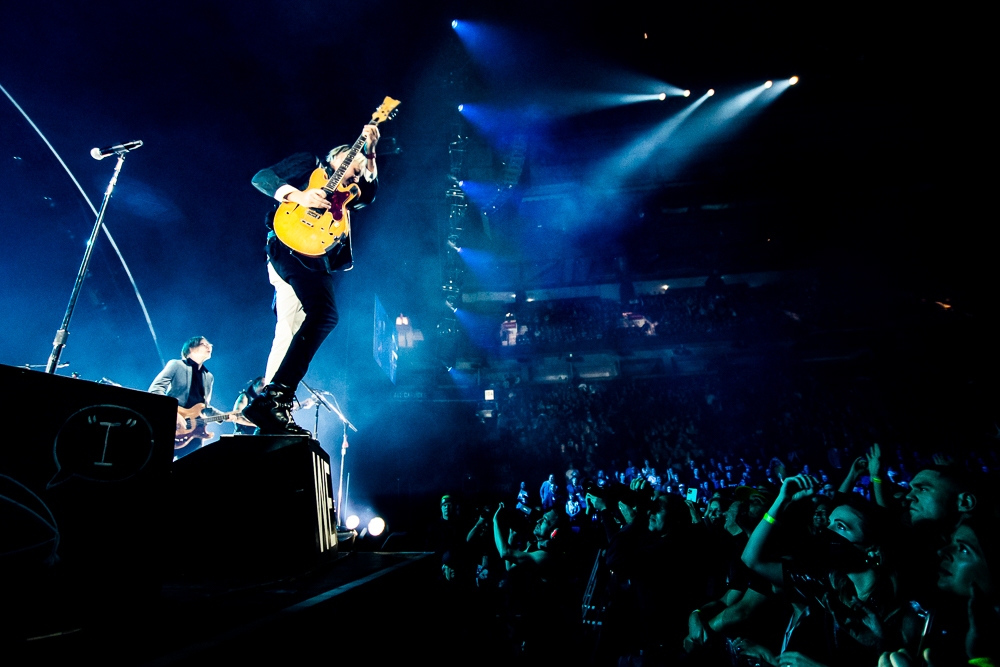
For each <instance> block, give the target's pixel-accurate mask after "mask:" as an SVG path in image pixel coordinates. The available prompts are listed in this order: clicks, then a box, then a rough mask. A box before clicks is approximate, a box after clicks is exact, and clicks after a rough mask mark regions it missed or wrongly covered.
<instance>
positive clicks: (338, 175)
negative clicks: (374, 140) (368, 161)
mask: <svg viewBox="0 0 1000 667" xmlns="http://www.w3.org/2000/svg"><path fill="white" fill-rule="evenodd" d="M368 124H369V125H378V121H377V120H373V121H371V122H370V123H368ZM364 145H365V133H364V132H362V133H361V136H359V137H358V138H357V140H356V141H355V142H354V144H353V145H352V146H351V149H350V150H349V151H347V155H345V156H344V161H343V162H341V163H340V166H339V167H338V168H337V171H335V172H334V173H333V176H331V177H330V180H329V181H327V182H326V185H325V186H324V187H323V189H324V190H326V191H327V192H329V193H331V194H332V193H333V192H334V191H335V190H336V189H337V186H339V185H340V182H341V181H343V180H344V174H346V173H347V168H348V167H350V166H351V163H352V162H354V158H356V157H357V156H358V153H359V152H360V151H361V149H362V148H364Z"/></svg>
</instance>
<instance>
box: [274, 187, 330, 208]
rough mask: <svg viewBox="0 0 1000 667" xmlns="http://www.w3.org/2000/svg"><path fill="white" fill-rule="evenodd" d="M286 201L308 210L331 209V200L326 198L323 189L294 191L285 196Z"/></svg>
mask: <svg viewBox="0 0 1000 667" xmlns="http://www.w3.org/2000/svg"><path fill="white" fill-rule="evenodd" d="M285 199H287V200H288V201H290V202H293V203H295V204H298V205H299V206H305V207H306V208H325V209H328V208H330V200H328V199H327V198H326V193H325V192H324V191H323V189H322V188H312V189H311V190H306V191H305V192H302V191H301V190H293V191H291V192H289V193H288V194H287V195H285Z"/></svg>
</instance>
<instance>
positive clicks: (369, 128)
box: [361, 125, 379, 157]
mask: <svg viewBox="0 0 1000 667" xmlns="http://www.w3.org/2000/svg"><path fill="white" fill-rule="evenodd" d="M361 133H362V134H363V135H365V142H366V143H367V144H368V150H367V151H366V152H367V153H368V154H369V155H371V156H373V157H374V156H375V144H377V143H378V140H379V131H378V125H365V129H363V130H361Z"/></svg>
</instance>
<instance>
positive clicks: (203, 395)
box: [149, 336, 215, 457]
mask: <svg viewBox="0 0 1000 667" xmlns="http://www.w3.org/2000/svg"><path fill="white" fill-rule="evenodd" d="M211 358H212V344H211V343H209V342H208V339H207V338H205V337H204V336H194V337H192V338H189V339H188V340H187V341H186V342H185V343H184V345H183V346H182V347H181V358H180V359H171V360H170V361H168V362H167V365H166V366H164V367H163V370H162V371H160V374H159V375H157V376H156V379H154V380H153V383H152V384H150V385H149V392H150V393H151V394H161V395H166V396H173V397H174V398H176V399H177V404H178V406H180V407H182V408H191V407H194V406H195V405H198V404H199V403H204V404H205V405H206V406H208V407H206V408H205V410H204V412H203V414H206V415H211V414H213V413H214V412H215V408H213V407H211V406H212V385H213V384H214V382H215V378H214V377H213V376H212V373H211V371H209V370H208V368H206V367H205V362H206V361H208V360H209V359H211ZM185 427H186V425H185V423H184V418H183V417H181V415H180V413H178V414H177V428H178V430H180V429H183V428H185ZM199 447H201V439H200V438H194V439H192V440H191V442H189V443H188V444H187V445H186V446H185V447H184V448H182V449H177V450H174V454H175V456H177V457H181V456H184V455H185V454H190V453H191V452H193V451H194V450H196V449H198V448H199Z"/></svg>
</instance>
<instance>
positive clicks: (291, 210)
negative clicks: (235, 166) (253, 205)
mask: <svg viewBox="0 0 1000 667" xmlns="http://www.w3.org/2000/svg"><path fill="white" fill-rule="evenodd" d="M397 106H399V100H394V99H392V98H391V97H386V98H385V100H383V102H382V104H381V105H380V106H379V108H378V109H376V110H375V113H374V114H372V119H371V122H370V123H368V124H369V125H378V124H379V123H383V122H385V121H387V120H389V119H390V118H392V117H393V116H395V115H396V107H397ZM364 145H365V135H364V133H362V134H361V136H360V137H358V140H357V141H355V142H354V145H352V146H351V149H350V150H349V151H348V153H347V155H346V156H345V157H344V161H343V162H342V163H341V164H340V167H339V168H338V169H337V171H336V172H334V174H333V176H330V177H327V175H326V170H325V169H323V167H319V168H318V169H316V171H314V172H313V173H312V176H310V177H309V189H310V190H312V189H320V188H321V189H323V190H325V191H326V193H327V194H326V196H327V198H328V199H329V200H330V204H331V206H330V210H326V209H322V208H306V207H304V206H299V205H298V204H296V203H294V202H283V203H282V204H281V205H280V206H278V210H277V211H276V212H275V214H274V233H275V235H276V236H277V237H278V238H279V239H280V240H281V242H282V243H284V244H285V245H286V246H288V247H289V248H291V249H292V250H294V251H295V252H298V253H301V254H303V255H306V256H308V257H322V256H323V255H325V254H326V253H328V252H330V251H331V250H333V249H336V248H337V247H338V246H340V245H341V244H342V243H344V242H345V241H347V238H348V236H350V233H351V229H350V224H349V222H348V215H347V211H346V207H347V204H348V203H350V201H351V200H352V199H355V198H357V197H358V196H359V195H360V194H361V189H360V188H358V186H357V184H356V183H349V184H348V185H346V186H345V185H344V184H343V183H342V182H341V181H343V180H344V174H345V173H347V169H348V167H350V166H351V163H352V162H353V161H354V158H355V157H356V156H357V154H358V151H360V150H361V148H362V147H363V146H364Z"/></svg>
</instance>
